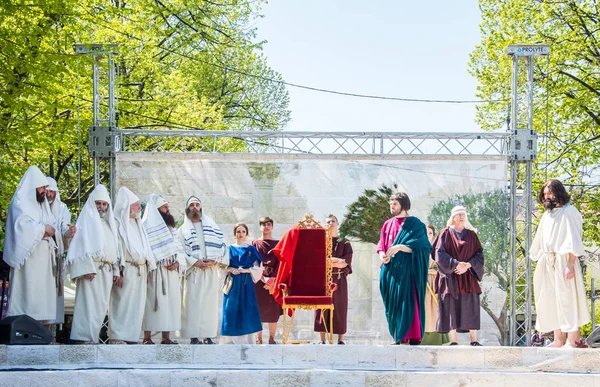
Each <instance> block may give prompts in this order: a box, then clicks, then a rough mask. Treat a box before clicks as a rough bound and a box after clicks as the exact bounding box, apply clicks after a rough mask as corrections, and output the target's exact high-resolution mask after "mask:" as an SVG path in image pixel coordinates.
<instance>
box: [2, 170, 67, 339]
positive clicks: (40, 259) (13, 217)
mask: <svg viewBox="0 0 600 387" xmlns="http://www.w3.org/2000/svg"><path fill="white" fill-rule="evenodd" d="M47 186H48V180H47V179H46V176H44V174H43V173H42V171H40V170H39V168H38V167H35V166H31V167H29V168H28V169H27V171H26V172H25V175H23V177H22V178H21V181H20V182H19V186H18V187H17V190H16V191H15V194H14V195H13V197H12V200H11V201H10V205H9V206H8V215H7V217H6V233H5V235H4V262H6V263H7V264H8V265H9V266H10V267H11V270H10V288H9V296H8V312H7V314H6V315H7V316H18V315H21V314H26V315H29V316H30V317H32V318H34V319H35V320H37V321H39V322H41V323H42V324H44V325H46V326H47V327H48V325H49V324H50V323H52V322H53V321H54V320H55V319H56V295H57V288H56V275H57V266H56V242H55V240H54V234H55V232H56V229H57V226H56V220H55V219H54V216H52V212H51V211H50V206H49V205H48V200H47V199H46V187H47Z"/></svg>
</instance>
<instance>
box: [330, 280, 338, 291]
mask: <svg viewBox="0 0 600 387" xmlns="http://www.w3.org/2000/svg"><path fill="white" fill-rule="evenodd" d="M329 290H331V293H332V294H333V292H335V291H336V290H337V284H336V283H333V282H332V283H330V284H329Z"/></svg>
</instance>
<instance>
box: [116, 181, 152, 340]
mask: <svg viewBox="0 0 600 387" xmlns="http://www.w3.org/2000/svg"><path fill="white" fill-rule="evenodd" d="M141 211H142V207H141V205H140V199H139V198H138V197H137V196H136V195H135V194H134V193H133V192H131V191H130V190H129V189H128V188H127V187H121V188H120V189H119V192H118V193H117V202H116V204H115V218H116V219H117V226H118V228H119V238H120V241H121V245H122V249H123V256H122V258H121V261H120V269H121V272H120V276H119V277H117V278H116V280H115V282H114V285H115V286H113V288H112V293H111V298H110V312H109V314H108V334H109V337H110V339H111V342H112V343H123V342H126V343H132V344H135V343H137V342H138V341H139V338H140V333H141V331H142V320H143V319H144V306H145V300H146V290H147V281H148V272H150V271H152V270H154V269H155V268H156V263H155V262H154V256H153V255H152V249H151V248H150V243H149V242H148V235H147V234H146V230H145V229H144V226H143V224H142V220H141V219H140V214H141Z"/></svg>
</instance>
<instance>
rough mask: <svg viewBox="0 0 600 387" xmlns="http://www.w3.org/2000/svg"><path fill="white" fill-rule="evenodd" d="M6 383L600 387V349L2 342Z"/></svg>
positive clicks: (0, 380)
mask: <svg viewBox="0 0 600 387" xmlns="http://www.w3.org/2000/svg"><path fill="white" fill-rule="evenodd" d="M0 370H2V371H3V372H2V374H1V376H0V386H16V385H19V386H27V387H31V386H38V385H39V386H44V387H50V386H54V385H57V386H59V385H60V386H64V385H65V384H68V385H69V386H77V385H82V386H83V385H86V386H88V385H102V386H138V385H152V386H154V385H156V386H161V387H164V386H171V385H172V386H178V387H179V386H186V385H194V386H198V385H206V386H212V387H215V386H244V387H249V386H323V385H327V386H344V387H348V386H411V387H412V386H419V387H422V386H429V385H431V386H438V385H439V386H442V385H443V386H444V387H446V386H481V385H486V386H488V385H491V386H507V387H508V386H511V387H512V386H517V385H518V384H524V385H526V386H527V387H533V386H537V385H539V386H552V387H557V386H563V385H564V386H575V385H579V384H581V385H584V386H586V387H587V386H590V387H594V386H596V387H600V350H595V349H585V350H582V349H577V350H571V349H549V348H521V347H469V346H456V347H448V346H444V347H427V346H413V347H411V346H361V345H345V346H340V345H315V344H307V345H189V344H179V345H81V346H62V345H48V346H0Z"/></svg>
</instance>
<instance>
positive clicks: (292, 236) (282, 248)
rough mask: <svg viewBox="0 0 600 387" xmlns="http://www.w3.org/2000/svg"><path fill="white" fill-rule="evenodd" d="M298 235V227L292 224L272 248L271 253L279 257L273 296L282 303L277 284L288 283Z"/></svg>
mask: <svg viewBox="0 0 600 387" xmlns="http://www.w3.org/2000/svg"><path fill="white" fill-rule="evenodd" d="M299 235H300V228H299V227H298V226H294V227H292V228H291V229H289V230H288V231H287V232H286V233H285V234H284V235H283V237H282V238H281V240H280V241H279V243H277V246H275V248H274V249H273V253H274V254H275V256H276V257H277V258H278V259H279V270H277V278H275V290H274V291H273V297H275V300H276V301H277V302H278V303H279V305H283V292H282V291H281V290H280V289H279V284H281V283H285V284H289V279H290V277H291V275H292V262H293V261H294V252H295V251H296V244H297V243H298V237H299Z"/></svg>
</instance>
